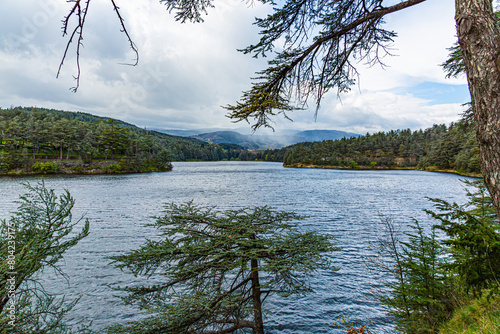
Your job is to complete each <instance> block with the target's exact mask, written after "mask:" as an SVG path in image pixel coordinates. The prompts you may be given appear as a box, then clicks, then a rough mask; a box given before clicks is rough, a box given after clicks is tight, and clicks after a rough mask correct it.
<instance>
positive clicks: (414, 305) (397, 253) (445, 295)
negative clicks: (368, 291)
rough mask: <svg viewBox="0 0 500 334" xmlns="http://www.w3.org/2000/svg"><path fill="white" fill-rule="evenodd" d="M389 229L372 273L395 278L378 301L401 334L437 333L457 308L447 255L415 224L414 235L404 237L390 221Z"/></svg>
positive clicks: (431, 236)
mask: <svg viewBox="0 0 500 334" xmlns="http://www.w3.org/2000/svg"><path fill="white" fill-rule="evenodd" d="M386 227H387V233H386V235H385V238H384V239H381V240H380V241H379V248H378V252H379V256H380V259H378V260H377V261H374V262H373V263H372V264H374V267H373V268H372V269H373V270H375V271H377V272H380V271H381V272H383V273H385V274H389V275H390V276H392V278H391V279H390V280H389V281H386V282H385V286H386V288H388V289H389V293H388V292H387V291H384V292H382V293H380V294H378V295H377V298H378V300H379V301H380V302H381V303H382V304H384V305H386V306H387V307H388V309H389V311H388V314H389V315H392V316H394V319H395V324H396V329H397V330H398V331H400V332H403V333H436V331H437V328H438V325H439V324H440V323H442V322H443V321H444V320H446V319H448V318H449V317H450V315H451V313H452V311H453V309H454V308H455V300H454V298H453V297H454V295H455V294H456V284H455V281H454V278H453V277H452V275H449V274H448V273H447V272H446V271H445V270H444V265H445V263H446V262H445V261H446V258H445V257H444V256H443V255H444V254H445V251H444V249H443V247H442V246H441V244H440V243H439V241H438V240H437V239H436V234H435V233H434V231H433V232H432V233H431V234H430V235H426V233H425V232H424V230H423V228H422V227H421V226H420V224H419V223H418V221H416V220H414V221H413V223H412V224H411V225H410V226H409V227H410V229H411V231H409V232H404V233H403V234H402V235H399V232H398V231H397V230H396V229H395V228H394V225H393V224H392V223H391V222H390V221H387V222H386ZM402 239H406V241H403V240H402ZM388 259H389V261H388Z"/></svg>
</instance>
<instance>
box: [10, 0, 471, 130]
mask: <svg viewBox="0 0 500 334" xmlns="http://www.w3.org/2000/svg"><path fill="white" fill-rule="evenodd" d="M91 5H92V7H91V8H90V12H89V16H88V19H89V20H88V22H87V25H86V30H85V36H84V37H85V39H84V48H83V49H82V52H81V59H80V60H81V67H82V75H81V86H80V89H79V91H78V93H76V94H73V93H71V92H70V91H69V88H70V87H72V86H73V85H74V81H73V79H72V76H73V75H75V74H76V67H75V63H74V60H75V58H74V51H71V50H70V56H69V57H68V59H67V60H66V62H65V65H64V67H63V69H62V73H61V76H60V78H59V79H55V74H56V72H57V68H58V66H59V62H60V60H61V57H62V54H63V51H64V47H65V43H66V41H67V39H63V38H61V33H60V26H61V22H60V20H61V19H62V18H63V17H64V15H66V14H67V10H68V6H69V4H68V3H65V2H64V3H62V4H61V3H60V2H59V1H56V0H23V1H22V2H0V29H2V32H3V34H2V37H1V38H0V57H1V58H2V63H1V64H0V106H9V105H38V106H45V107H49V108H61V109H69V110H80V111H84V112H90V113H93V114H97V115H101V116H110V117H115V118H119V119H123V120H125V121H128V122H132V123H134V124H137V125H139V126H148V127H177V128H180V127H184V128H189V127H191V128H197V127H203V128H207V127H234V126H241V125H244V123H239V124H237V125H234V124H232V123H231V122H230V120H229V119H227V118H226V117H225V114H226V111H225V110H224V109H223V108H221V106H222V105H226V104H233V103H235V101H236V100H237V99H239V98H240V96H241V92H242V91H244V90H247V89H248V88H249V87H250V83H251V79H250V78H251V77H252V76H254V73H255V72H256V71H258V70H261V69H263V68H265V66H266V61H267V59H258V60H256V59H254V58H252V57H251V56H249V55H244V54H242V53H240V52H237V51H236V49H241V48H244V47H245V46H248V45H249V44H252V43H255V42H257V41H258V38H259V35H258V30H257V28H256V27H255V26H254V25H252V23H253V21H254V17H256V16H257V17H262V16H264V15H265V14H266V13H267V12H268V11H269V7H267V6H265V5H262V4H258V3H255V5H254V6H253V7H248V4H247V3H245V2H240V1H237V0H218V1H216V2H215V5H216V8H215V9H209V15H208V16H206V17H205V19H206V20H205V23H202V24H192V23H185V24H180V23H179V22H175V20H174V18H173V15H169V14H168V12H167V11H166V10H165V7H164V6H162V5H161V4H159V3H158V2H157V1H156V0H140V1H129V2H123V3H122V4H120V5H121V9H122V15H123V17H124V18H125V20H126V21H125V23H126V25H127V27H128V30H129V32H130V34H131V36H132V38H133V40H134V41H135V43H136V44H137V46H138V48H139V52H140V62H139V65H138V66H136V67H131V66H125V65H120V63H127V62H131V61H132V60H133V58H134V54H133V52H132V51H131V50H130V49H129V47H128V43H127V40H126V37H125V35H124V34H122V33H120V25H119V22H118V20H117V19H116V18H115V14H114V12H113V9H112V6H111V4H110V3H109V2H108V1H100V2H99V1H93V2H92V3H91ZM453 8H454V3H453V0H440V1H427V2H425V3H423V4H421V5H418V6H415V8H411V9H408V10H406V11H404V12H401V13H395V14H392V15H391V16H389V17H387V20H386V21H387V22H388V23H387V26H388V28H394V29H395V30H396V31H397V32H398V34H399V37H398V38H397V39H396V41H395V47H396V48H397V50H396V51H395V53H396V54H398V56H396V57H389V58H386V59H385V61H386V63H387V64H388V65H389V67H388V68H387V70H385V71H384V70H381V69H380V68H378V67H374V68H371V69H366V68H360V71H361V73H362V76H361V82H360V86H359V87H360V90H358V87H354V89H353V92H352V93H350V94H347V95H345V96H343V101H342V104H340V103H339V102H338V101H337V99H336V95H335V92H331V93H329V94H328V95H327V97H326V99H325V101H324V102H323V104H322V109H321V110H320V113H319V115H318V120H317V122H315V121H314V113H313V112H310V111H304V112H295V113H293V114H292V115H291V116H292V117H293V118H294V120H295V122H294V123H289V122H288V121H284V120H282V119H279V118H277V119H276V122H277V124H276V126H277V128H279V127H290V128H296V127H303V128H328V129H336V128H339V129H342V130H347V131H353V132H360V131H365V130H369V131H375V130H377V129H383V130H388V129H390V128H400V127H411V128H414V127H419V126H422V127H425V126H427V124H429V123H432V122H441V123H442V122H445V123H448V122H449V121H452V120H454V119H457V118H458V116H457V114H458V113H459V111H460V107H459V105H458V104H446V105H433V103H432V102H431V101H427V100H422V99H418V98H416V97H415V96H414V95H412V92H411V88H412V86H414V85H415V84H418V83H421V82H424V81H430V82H440V83H447V84H459V83H464V80H463V79H462V80H445V79H444V74H443V72H442V70H441V69H440V67H439V66H438V65H439V63H441V62H442V61H443V60H444V59H445V58H446V56H447V51H446V48H447V47H449V46H451V44H453V41H454V38H455V37H454V22H453ZM361 92H362V93H361ZM402 92H403V93H402ZM430 125H432V124H430Z"/></svg>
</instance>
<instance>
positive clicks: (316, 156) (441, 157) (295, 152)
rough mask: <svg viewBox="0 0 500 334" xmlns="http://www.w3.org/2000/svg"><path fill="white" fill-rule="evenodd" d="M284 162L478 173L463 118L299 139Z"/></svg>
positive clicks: (471, 132)
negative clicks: (311, 140)
mask: <svg viewBox="0 0 500 334" xmlns="http://www.w3.org/2000/svg"><path fill="white" fill-rule="evenodd" d="M284 164H285V166H296V167H298V166H304V165H317V166H333V167H343V168H396V167H399V168H400V167H413V168H415V167H418V168H431V169H433V168H434V169H440V170H449V169H452V170H456V171H458V172H462V173H480V160H479V148H478V145H477V141H476V137H475V132H474V129H473V125H472V124H469V123H467V122H465V121H461V122H459V123H452V124H451V125H450V126H449V127H447V126H446V125H434V126H433V127H432V128H429V129H426V130H418V131H413V132H412V131H411V130H409V129H407V130H395V131H389V132H379V133H375V134H366V135H365V136H361V137H352V138H350V139H346V138H344V139H340V140H335V141H333V140H327V141H323V142H319V143H301V144H298V145H295V146H293V147H291V148H289V149H288V150H287V152H286V154H285V157H284Z"/></svg>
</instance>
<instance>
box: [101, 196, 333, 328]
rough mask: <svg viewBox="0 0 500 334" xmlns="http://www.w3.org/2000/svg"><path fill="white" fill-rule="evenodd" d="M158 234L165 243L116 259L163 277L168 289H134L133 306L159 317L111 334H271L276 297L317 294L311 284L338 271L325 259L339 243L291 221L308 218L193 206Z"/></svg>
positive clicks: (161, 222) (173, 208)
mask: <svg viewBox="0 0 500 334" xmlns="http://www.w3.org/2000/svg"><path fill="white" fill-rule="evenodd" d="M165 209H166V210H165V215H163V216H161V217H158V218H157V220H156V223H155V224H154V226H156V228H157V229H158V230H159V232H160V235H161V239H160V240H158V241H147V242H146V243H145V244H144V245H143V246H142V247H141V248H139V249H137V250H135V251H133V252H131V253H129V254H126V255H122V256H117V257H114V258H113V260H114V261H115V264H116V265H117V267H119V268H122V269H128V270H131V271H132V272H133V273H134V274H136V275H139V274H141V275H148V276H153V275H156V273H159V276H160V277H156V279H157V280H158V279H159V280H161V281H162V282H161V283H158V284H152V285H143V286H140V287H127V288H125V291H127V292H128V293H129V295H128V296H127V297H126V298H125V300H126V302H128V303H137V304H138V305H139V306H140V307H141V308H142V309H143V310H146V311H148V312H149V313H151V316H150V317H149V318H147V319H146V320H143V321H138V322H135V323H131V324H129V325H127V326H116V327H113V328H111V329H109V331H110V333H176V334H182V333H214V334H215V333H231V332H234V331H237V330H239V329H243V328H248V329H251V330H252V331H253V333H254V334H263V333H264V322H263V310H264V308H263V303H264V301H265V300H266V298H267V297H268V295H270V294H278V295H281V296H288V295H291V294H298V293H306V292H310V291H311V287H310V286H309V284H308V280H307V277H308V276H309V275H310V274H311V273H313V272H314V271H316V270H318V269H325V270H333V269H335V268H332V267H331V264H330V261H329V260H328V258H326V257H325V255H324V253H326V252H330V251H333V250H336V248H335V247H334V246H333V244H332V238H331V237H330V236H328V235H320V234H318V233H316V232H306V233H301V232H298V231H297V230H296V229H295V225H294V224H292V223H287V221H292V220H297V219H300V218H301V217H299V216H297V215H295V214H294V213H290V212H279V211H273V210H272V209H270V208H269V207H257V208H253V209H248V208H247V209H241V210H229V211H224V212H216V210H215V208H213V207H202V206H196V205H193V204H192V203H188V204H182V205H175V204H170V205H167V206H166V208H165Z"/></svg>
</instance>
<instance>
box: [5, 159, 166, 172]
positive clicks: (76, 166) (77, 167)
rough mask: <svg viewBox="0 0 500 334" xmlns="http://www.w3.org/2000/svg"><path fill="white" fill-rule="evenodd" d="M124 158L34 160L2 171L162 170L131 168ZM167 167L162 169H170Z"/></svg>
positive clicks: (156, 170)
mask: <svg viewBox="0 0 500 334" xmlns="http://www.w3.org/2000/svg"><path fill="white" fill-rule="evenodd" d="M123 162H124V161H123V159H120V160H118V159H112V160H111V159H110V160H91V161H88V162H84V161H82V160H71V159H70V160H32V161H30V164H29V166H26V167H24V168H15V169H9V170H7V171H4V172H0V175H2V176H23V175H47V174H51V175H67V174H73V175H99V174H135V173H152V172H159V171H160V170H158V169H156V168H150V167H146V166H144V167H142V168H140V169H139V168H134V169H131V168H129V167H130V166H128V165H127V164H124V163H123ZM171 169H172V168H167V169H165V170H162V171H169V170H171Z"/></svg>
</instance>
